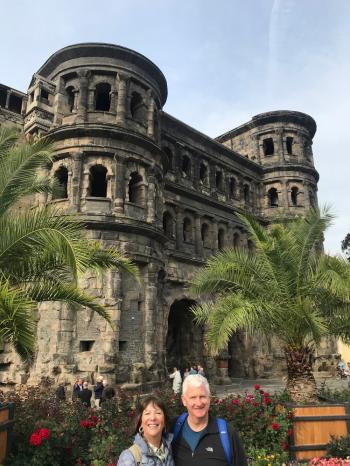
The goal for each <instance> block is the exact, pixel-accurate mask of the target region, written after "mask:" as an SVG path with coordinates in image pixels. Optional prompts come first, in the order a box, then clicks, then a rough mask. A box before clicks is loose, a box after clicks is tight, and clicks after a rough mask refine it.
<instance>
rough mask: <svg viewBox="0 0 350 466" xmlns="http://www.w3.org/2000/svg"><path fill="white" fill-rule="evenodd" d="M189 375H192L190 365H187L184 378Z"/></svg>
mask: <svg viewBox="0 0 350 466" xmlns="http://www.w3.org/2000/svg"><path fill="white" fill-rule="evenodd" d="M188 375H190V370H189V368H188V367H186V369H185V372H184V380H185V378H186V377H187V376H188Z"/></svg>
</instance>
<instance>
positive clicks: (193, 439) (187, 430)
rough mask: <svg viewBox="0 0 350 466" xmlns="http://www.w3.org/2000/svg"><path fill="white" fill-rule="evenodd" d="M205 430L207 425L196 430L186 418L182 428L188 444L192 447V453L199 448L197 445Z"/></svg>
mask: <svg viewBox="0 0 350 466" xmlns="http://www.w3.org/2000/svg"><path fill="white" fill-rule="evenodd" d="M205 431H206V427H204V429H202V430H200V431H199V432H195V431H194V430H192V429H191V427H190V426H189V425H188V421H187V419H186V421H185V423H184V426H183V428H182V437H183V439H184V440H186V442H187V443H188V446H189V447H190V448H191V450H192V453H193V452H194V451H195V449H196V448H197V445H198V443H199V441H200V439H201V438H202V437H203V435H204V434H205Z"/></svg>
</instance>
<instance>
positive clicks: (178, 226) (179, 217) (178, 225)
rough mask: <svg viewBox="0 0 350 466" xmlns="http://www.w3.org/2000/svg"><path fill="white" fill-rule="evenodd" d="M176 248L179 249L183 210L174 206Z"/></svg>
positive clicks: (181, 235) (181, 238) (182, 238)
mask: <svg viewBox="0 0 350 466" xmlns="http://www.w3.org/2000/svg"><path fill="white" fill-rule="evenodd" d="M175 212H176V249H181V246H182V243H183V240H184V236H183V212H182V210H181V209H180V208H179V207H176V209H175Z"/></svg>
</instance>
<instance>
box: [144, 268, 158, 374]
mask: <svg viewBox="0 0 350 466" xmlns="http://www.w3.org/2000/svg"><path fill="white" fill-rule="evenodd" d="M157 275H158V266H157V264H155V263H150V264H149V265H148V270H147V280H146V288H145V311H144V321H143V322H144V352H145V354H144V362H145V366H146V369H153V368H154V366H155V363H156V358H157V347H156V338H155V337H154V336H155V332H156V312H157V284H158V280H157Z"/></svg>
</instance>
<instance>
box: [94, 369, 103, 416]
mask: <svg viewBox="0 0 350 466" xmlns="http://www.w3.org/2000/svg"><path fill="white" fill-rule="evenodd" d="M103 388H104V387H103V379H102V377H101V376H99V377H97V379H96V384H95V385H94V395H95V406H96V408H97V409H99V408H100V402H101V397H102V392H103Z"/></svg>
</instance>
